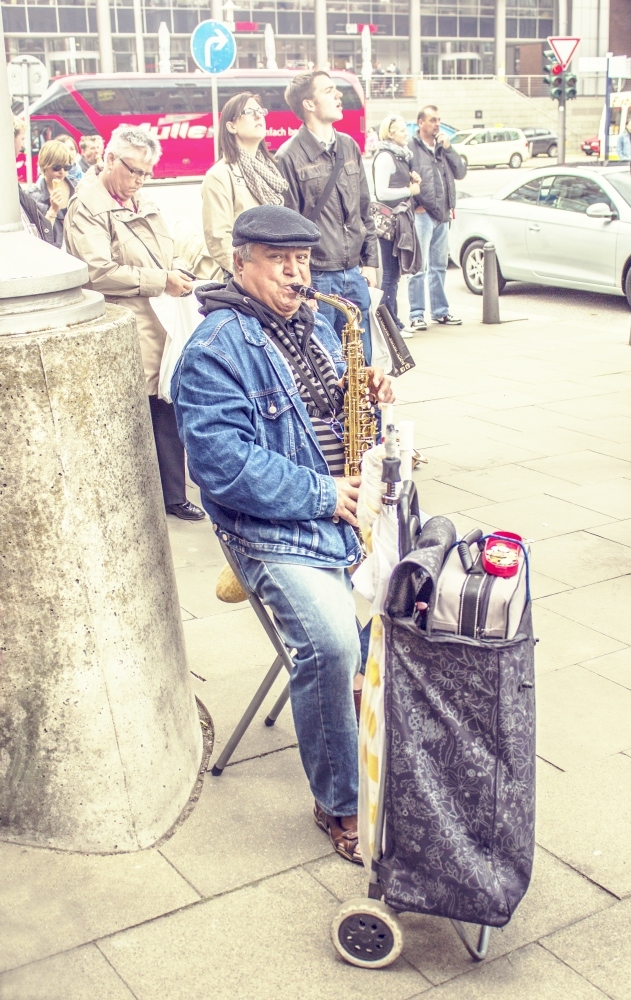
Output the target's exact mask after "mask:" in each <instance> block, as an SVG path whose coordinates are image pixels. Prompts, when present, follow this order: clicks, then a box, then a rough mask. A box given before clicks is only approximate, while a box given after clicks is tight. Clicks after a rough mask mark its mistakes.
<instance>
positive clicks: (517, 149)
mask: <svg viewBox="0 0 631 1000" xmlns="http://www.w3.org/2000/svg"><path fill="white" fill-rule="evenodd" d="M451 145H452V146H453V147H454V149H455V150H456V152H457V153H458V154H459V155H460V156H461V157H462V159H463V160H464V161H465V164H466V165H467V166H468V167H486V168H487V169H488V170H491V169H492V168H493V167H498V166H500V165H501V164H503V163H507V164H508V166H509V167H513V169H517V167H521V165H522V163H523V162H524V160H529V159H530V143H529V141H528V139H527V138H526V136H525V135H524V133H523V132H522V130H521V129H519V128H473V129H467V130H466V132H456V134H455V135H454V136H452V139H451Z"/></svg>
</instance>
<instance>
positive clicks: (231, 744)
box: [211, 656, 284, 777]
mask: <svg viewBox="0 0 631 1000" xmlns="http://www.w3.org/2000/svg"><path fill="white" fill-rule="evenodd" d="M283 666H284V663H283V659H282V657H281V656H277V657H276V659H275V660H274V662H273V663H272V665H271V667H270V668H269V670H268V671H267V674H266V675H265V678H264V680H263V683H262V684H261V686H260V687H259V689H258V691H257V692H256V694H255V695H254V697H253V699H252V701H251V702H250V704H249V705H248V707H247V708H246V710H245V712H244V713H243V716H242V717H241V719H240V721H239V723H238V724H237V727H236V729H235V731H234V732H233V734H232V736H231V737H230V739H229V740H228V742H227V743H226V745H225V747H224V748H223V750H222V752H221V754H220V756H219V757H218V758H217V761H216V763H215V764H214V766H213V767H212V769H211V773H212V774H214V775H215V777H219V775H220V774H221V772H222V771H223V769H224V767H225V766H226V764H227V763H228V761H229V760H230V758H231V757H232V755H233V753H234V751H235V750H236V749H237V747H238V745H239V743H240V742H241V739H242V737H243V734H244V733H245V731H246V729H247V728H248V726H249V725H250V723H251V722H252V719H253V718H254V716H255V715H256V713H257V712H258V710H259V708H260V707H261V705H262V704H263V702H264V700H265V698H266V696H267V693H268V691H269V690H270V688H271V686H272V684H273V683H274V681H275V680H276V678H277V677H278V675H279V673H280V672H281V670H282V669H283ZM277 704H278V702H277ZM274 707H276V706H274ZM281 708H282V705H281ZM279 711H280V709H279ZM274 721H276V720H274Z"/></svg>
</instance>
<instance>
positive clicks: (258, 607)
mask: <svg viewBox="0 0 631 1000" xmlns="http://www.w3.org/2000/svg"><path fill="white" fill-rule="evenodd" d="M219 544H220V545H221V548H222V550H223V554H224V556H225V557H226V561H227V563H228V565H229V566H230V568H231V570H232V572H233V573H234V575H235V576H236V578H237V580H238V581H239V583H240V584H241V586H242V587H243V589H244V591H245V592H246V594H247V595H248V601H249V602H250V604H251V605H252V607H253V608H254V613H255V614H256V617H257V618H258V620H259V621H260V623H261V625H262V626H263V628H264V629H265V632H266V633H267V637H268V639H269V640H270V642H271V643H272V645H273V647H274V649H275V650H276V654H277V655H276V659H275V660H274V662H273V663H272V665H271V667H270V668H269V670H268V671H267V673H266V675H265V677H264V679H263V681H262V683H261V685H260V687H259V689H258V691H257V692H256V694H255V695H254V697H253V699H252V701H251V702H250V704H249V705H248V707H247V708H246V710H245V712H244V713H243V716H242V717H241V719H240V721H239V722H238V724H237V727H236V729H235V731H234V732H233V734H232V736H231V737H230V739H229V740H228V742H227V743H226V745H225V747H224V748H223V750H222V752H221V754H220V756H219V757H218V758H217V761H216V763H215V764H214V766H213V767H212V769H211V774H214V775H215V777H218V776H219V775H220V774H221V773H222V771H223V769H224V767H225V766H226V765H227V764H228V762H229V760H230V758H231V757H232V755H233V753H234V752H235V750H236V749H237V747H238V745H239V743H240V742H241V739H242V737H243V735H244V733H245V731H246V729H247V728H248V726H249V725H250V723H251V722H252V720H253V718H254V716H255V715H256V713H257V712H258V710H259V708H260V707H261V705H262V704H263V702H264V700H265V698H266V697H267V693H268V691H269V690H270V688H271V686H272V684H273V683H274V681H275V680H276V678H277V677H278V675H279V674H280V672H281V670H282V669H283V667H286V668H287V670H288V672H289V673H291V671H292V669H293V661H292V659H291V656H290V653H289V650H288V649H287V646H286V645H285V643H284V642H283V640H282V638H281V636H280V633H279V631H278V629H277V628H276V626H275V624H274V622H273V620H272V618H271V617H270V615H268V613H267V611H266V610H265V606H264V604H263V602H262V601H261V600H260V599H259V598H258V597H257V596H256V594H255V593H254V591H252V590H250V588H249V587H248V585H247V583H246V581H245V580H244V578H243V575H242V573H241V570H240V568H239V564H238V563H237V561H236V559H235V558H234V556H233V555H232V552H231V551H230V549H229V548H228V546H227V545H224V543H223V542H222V541H221V539H220V541H219ZM288 698H289V683H287V685H286V687H285V689H284V691H283V692H282V694H281V695H280V696H279V698H278V699H277V701H276V704H275V705H274V707H273V708H272V711H271V712H270V713H269V715H268V716H267V718H266V719H265V725H266V726H273V725H274V723H275V722H276V720H277V718H278V716H279V715H280V713H281V712H282V710H283V707H284V706H285V704H286V702H287V699H288Z"/></svg>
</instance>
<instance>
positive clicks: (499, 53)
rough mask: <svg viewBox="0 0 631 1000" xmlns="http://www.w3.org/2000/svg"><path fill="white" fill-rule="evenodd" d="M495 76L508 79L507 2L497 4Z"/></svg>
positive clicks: (504, 0)
mask: <svg viewBox="0 0 631 1000" xmlns="http://www.w3.org/2000/svg"><path fill="white" fill-rule="evenodd" d="M495 75H496V77H497V78H498V80H501V81H502V82H504V81H505V79H506V0H496V2H495Z"/></svg>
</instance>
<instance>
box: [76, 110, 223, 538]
mask: <svg viewBox="0 0 631 1000" xmlns="http://www.w3.org/2000/svg"><path fill="white" fill-rule="evenodd" d="M160 155H161V148H160V143H159V142H158V140H157V139H156V138H155V137H154V136H153V135H151V134H150V133H149V132H145V131H144V130H143V129H138V128H134V127H133V126H130V125H119V127H118V128H116V129H114V131H113V132H112V136H111V138H110V141H109V142H108V144H107V148H106V149H105V155H104V161H103V168H102V169H101V170H100V171H99V172H98V174H96V173H95V179H94V180H92V181H91V182H89V183H85V182H83V183H81V184H80V185H79V186H78V188H77V192H76V194H75V197H74V198H73V199H72V200H71V202H70V204H69V206H68V214H67V215H66V218H65V223H64V235H65V239H66V247H67V249H68V252H69V253H71V254H73V256H75V257H78V258H79V259H80V260H83V261H85V263H86V264H87V265H88V274H89V279H90V280H89V284H88V287H89V288H93V289H94V290H95V291H97V292H101V293H102V294H103V295H104V296H105V300H106V301H107V302H113V303H116V304H117V305H122V306H126V307H127V308H128V309H131V310H132V312H133V313H134V316H135V319H136V328H137V330H138V340H139V342H140V354H141V358H142V365H143V368H144V373H145V380H146V383H147V395H148V396H149V408H150V411H151V422H152V425H153V434H154V438H155V442H156V451H157V453H158V465H159V467H160V480H161V482H162V494H163V497H164V505H165V508H166V511H167V514H174V515H175V517H179V518H182V519H183V520H185V521H199V520H201V519H202V518H204V517H205V514H204V511H203V510H201V509H200V508H199V507H196V506H195V504H192V503H190V502H189V501H188V500H187V498H186V476H185V465H184V447H183V446H182V444H181V442H180V439H179V436H178V432H177V424H176V421H175V413H174V411H173V405H172V404H171V403H167V402H166V400H164V399H160V398H159V396H158V381H159V376H160V362H161V361H162V354H163V352H164V348H165V344H166V339H167V331H166V329H165V328H164V326H163V325H162V323H161V322H160V320H159V319H158V316H157V315H156V313H155V311H154V309H153V307H152V305H151V299H152V298H157V297H158V296H161V295H171V296H174V297H178V296H181V295H187V294H189V293H190V292H191V291H192V289H193V281H192V278H193V275H191V274H190V273H189V272H188V271H186V270H185V269H184V268H183V267H182V266H181V264H180V261H178V260H177V259H175V258H174V256H173V238H172V237H171V235H170V233H169V231H168V229H167V227H166V224H165V222H164V219H163V218H162V215H161V213H160V211H159V209H158V208H157V206H156V205H154V204H153V203H152V202H151V201H150V200H149V199H143V197H142V195H141V188H142V186H143V184H144V182H145V180H146V179H147V178H148V177H151V176H152V175H153V167H154V166H155V164H156V163H157V162H158V160H159V159H160Z"/></svg>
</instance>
